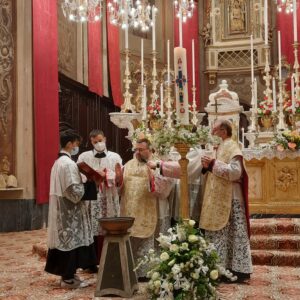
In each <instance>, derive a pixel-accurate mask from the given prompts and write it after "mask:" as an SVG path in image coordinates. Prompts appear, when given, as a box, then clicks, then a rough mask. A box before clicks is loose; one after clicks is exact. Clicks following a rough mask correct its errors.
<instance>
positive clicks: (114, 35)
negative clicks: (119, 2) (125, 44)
mask: <svg viewBox="0 0 300 300" xmlns="http://www.w3.org/2000/svg"><path fill="white" fill-rule="evenodd" d="M106 16H107V22H106V24H107V43H108V60H109V61H108V64H109V77H110V85H111V91H112V98H113V101H114V104H115V105H116V106H118V107H121V105H122V104H123V97H122V89H121V71H120V48H119V27H118V26H115V25H112V24H110V22H109V15H108V12H107V14H106Z"/></svg>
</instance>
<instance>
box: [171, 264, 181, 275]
mask: <svg viewBox="0 0 300 300" xmlns="http://www.w3.org/2000/svg"><path fill="white" fill-rule="evenodd" d="M180 271H181V268H180V266H179V265H177V264H176V265H174V266H173V267H172V273H173V274H175V275H176V274H179V273H180Z"/></svg>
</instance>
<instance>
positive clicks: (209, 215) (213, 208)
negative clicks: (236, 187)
mask: <svg viewBox="0 0 300 300" xmlns="http://www.w3.org/2000/svg"><path fill="white" fill-rule="evenodd" d="M235 156H242V152H241V150H240V148H239V147H238V144H237V143H236V142H235V141H233V140H232V139H226V140H225V141H224V142H222V143H221V144H220V146H219V148H218V150H217V155H216V159H217V160H218V161H221V162H223V163H226V164H229V162H230V160H231V159H232V158H234V157H235ZM232 195H233V183H232V182H231V181H229V180H226V179H225V178H222V177H218V176H216V175H214V174H213V173H211V172H209V173H208V175H207V180H206V184H205V190H204V197H203V204H202V210H201V216H200V221H199V224H200V228H203V229H206V230H211V231H216V230H221V229H222V228H224V227H225V226H226V225H227V223H228V220H229V217H230V212H231V204H232Z"/></svg>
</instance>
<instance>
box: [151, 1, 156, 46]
mask: <svg viewBox="0 0 300 300" xmlns="http://www.w3.org/2000/svg"><path fill="white" fill-rule="evenodd" d="M155 13H156V10H155V6H154V5H153V6H152V50H153V51H155V50H156V35H155V27H156V25H155V24H156V20H155Z"/></svg>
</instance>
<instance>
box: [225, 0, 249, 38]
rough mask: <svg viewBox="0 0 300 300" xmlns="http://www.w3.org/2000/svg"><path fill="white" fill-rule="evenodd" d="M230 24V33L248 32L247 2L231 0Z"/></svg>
mask: <svg viewBox="0 0 300 300" xmlns="http://www.w3.org/2000/svg"><path fill="white" fill-rule="evenodd" d="M229 24H230V25H229V26H230V32H242V31H245V30H246V3H245V0H230V6H229Z"/></svg>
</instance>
